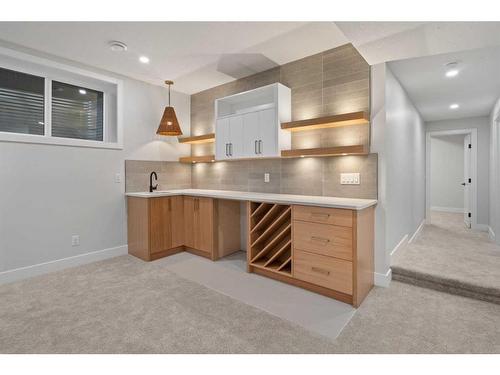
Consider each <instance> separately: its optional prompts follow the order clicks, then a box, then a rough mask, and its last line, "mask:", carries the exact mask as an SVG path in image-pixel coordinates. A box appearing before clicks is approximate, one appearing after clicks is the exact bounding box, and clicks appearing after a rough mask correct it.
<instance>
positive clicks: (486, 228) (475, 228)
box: [472, 224, 490, 232]
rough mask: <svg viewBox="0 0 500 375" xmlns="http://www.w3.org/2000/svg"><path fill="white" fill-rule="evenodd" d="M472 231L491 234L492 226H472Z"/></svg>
mask: <svg viewBox="0 0 500 375" xmlns="http://www.w3.org/2000/svg"><path fill="white" fill-rule="evenodd" d="M472 229H474V230H478V231H480V232H489V229H490V226H489V225H486V224H472Z"/></svg>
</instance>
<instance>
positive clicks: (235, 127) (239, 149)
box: [229, 115, 244, 159]
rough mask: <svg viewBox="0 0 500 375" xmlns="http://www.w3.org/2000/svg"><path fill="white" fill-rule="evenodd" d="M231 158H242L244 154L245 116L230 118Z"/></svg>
mask: <svg viewBox="0 0 500 375" xmlns="http://www.w3.org/2000/svg"><path fill="white" fill-rule="evenodd" d="M229 129H230V130H229V158H231V159H236V158H242V157H243V156H244V154H243V143H244V142H243V116H242V115H238V116H232V117H230V118H229Z"/></svg>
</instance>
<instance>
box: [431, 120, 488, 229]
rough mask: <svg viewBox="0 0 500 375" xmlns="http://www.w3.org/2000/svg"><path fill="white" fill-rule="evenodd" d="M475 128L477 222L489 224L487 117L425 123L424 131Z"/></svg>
mask: <svg viewBox="0 0 500 375" xmlns="http://www.w3.org/2000/svg"><path fill="white" fill-rule="evenodd" d="M468 128H475V129H477V143H478V144H477V223H478V224H483V225H488V224H489V222H490V221H489V215H490V213H489V211H490V199H489V189H490V187H489V185H490V183H489V180H490V176H489V175H490V170H489V164H490V124H489V119H488V117H486V116H485V117H470V118H463V119H456V120H442V121H434V122H428V123H426V131H428V132H431V131H441V130H454V129H468Z"/></svg>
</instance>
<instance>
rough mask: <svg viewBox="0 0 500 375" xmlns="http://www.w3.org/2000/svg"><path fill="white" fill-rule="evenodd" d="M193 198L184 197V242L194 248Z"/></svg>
mask: <svg viewBox="0 0 500 375" xmlns="http://www.w3.org/2000/svg"><path fill="white" fill-rule="evenodd" d="M195 200H196V198H194V197H184V244H185V245H186V246H187V247H190V248H192V249H195V248H196V247H195Z"/></svg>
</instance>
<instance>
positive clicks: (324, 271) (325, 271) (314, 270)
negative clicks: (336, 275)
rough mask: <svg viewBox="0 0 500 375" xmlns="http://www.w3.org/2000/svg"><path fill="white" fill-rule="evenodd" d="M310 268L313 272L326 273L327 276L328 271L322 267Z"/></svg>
mask: <svg viewBox="0 0 500 375" xmlns="http://www.w3.org/2000/svg"><path fill="white" fill-rule="evenodd" d="M311 270H312V271H313V272H317V273H321V274H323V275H327V276H328V275H329V274H330V271H327V270H324V269H323V268H318V267H311Z"/></svg>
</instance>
